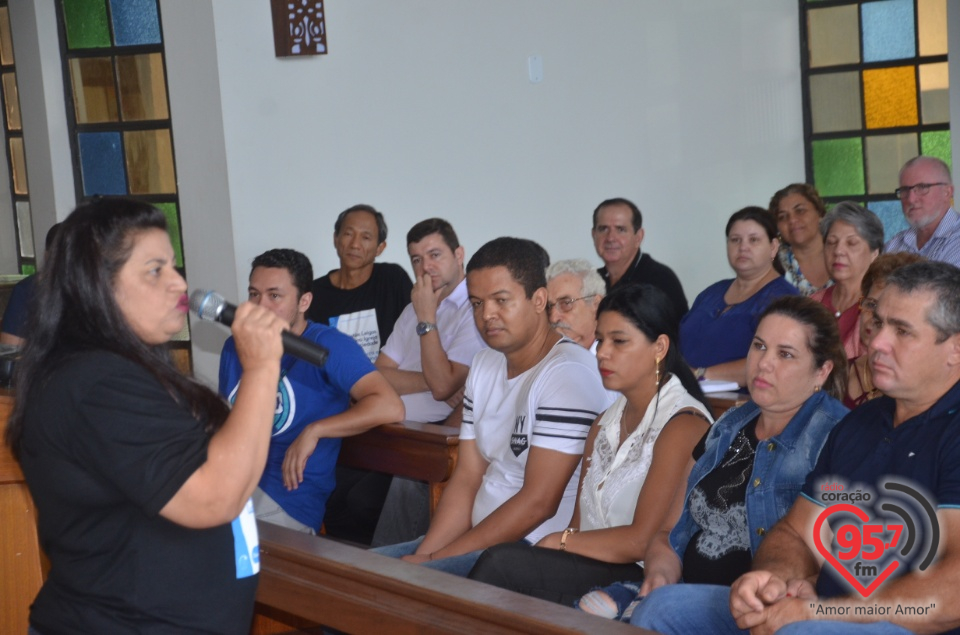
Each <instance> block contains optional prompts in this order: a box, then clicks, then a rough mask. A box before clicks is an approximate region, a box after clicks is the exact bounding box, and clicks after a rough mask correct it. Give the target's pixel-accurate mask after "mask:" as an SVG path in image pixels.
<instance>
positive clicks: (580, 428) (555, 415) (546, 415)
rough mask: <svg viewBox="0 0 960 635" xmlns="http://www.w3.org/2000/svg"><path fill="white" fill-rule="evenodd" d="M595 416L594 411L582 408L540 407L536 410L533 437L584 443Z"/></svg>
mask: <svg viewBox="0 0 960 635" xmlns="http://www.w3.org/2000/svg"><path fill="white" fill-rule="evenodd" d="M597 414H599V413H598V412H596V411H594V410H586V409H583V408H555V407H551V406H545V405H544V406H540V407H539V408H537V414H536V420H537V425H536V426H535V427H534V429H533V436H535V437H555V438H559V439H579V440H581V441H586V439H587V433H589V432H590V426H591V424H593V421H594V419H596V418H597Z"/></svg>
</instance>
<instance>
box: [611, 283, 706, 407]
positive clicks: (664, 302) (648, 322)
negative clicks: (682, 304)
mask: <svg viewBox="0 0 960 635" xmlns="http://www.w3.org/2000/svg"><path fill="white" fill-rule="evenodd" d="M607 311H614V312H616V313H619V314H620V315H622V316H623V317H624V318H625V319H627V320H629V321H630V323H631V324H633V325H634V326H635V327H637V328H638V329H639V330H640V332H641V333H643V335H644V337H646V338H647V339H648V340H649V341H650V342H655V341H656V340H657V338H658V337H660V336H661V335H666V336H667V338H669V339H670V346H669V347H668V348H667V355H666V357H664V358H663V370H664V371H665V372H661V373H660V386H659V388H662V387H663V384H664V382H666V381H667V373H673V374H674V375H676V377H677V379H679V380H680V383H681V384H683V387H684V388H686V390H687V392H688V393H690V395H691V396H692V397H693V398H694V399H696V400H697V401H699V402H700V403H702V404H703V405H704V407H707V399H706V397H704V396H703V391H702V390H701V389H700V382H698V381H697V378H696V377H694V376H693V371H691V370H690V365H689V364H687V362H686V360H684V359H683V355H681V354H680V347H679V346H678V344H679V342H678V339H677V326H676V325H677V323H678V322H679V321H680V320H679V317H678V316H677V310H676V308H675V306H674V304H673V302H672V301H671V300H670V298H669V297H667V294H665V293H664V292H663V291H661V290H660V289H658V288H657V287H655V286H653V285H650V284H645V283H644V284H636V283H630V284H624V285H617V286H616V287H614V288H613V290H611V291H610V293H608V294H607V295H606V296H605V297H604V298H603V300H601V301H600V304H599V306H597V318H599V317H600V315H601V314H603V313H606V312H607ZM707 409H708V411H709V408H707Z"/></svg>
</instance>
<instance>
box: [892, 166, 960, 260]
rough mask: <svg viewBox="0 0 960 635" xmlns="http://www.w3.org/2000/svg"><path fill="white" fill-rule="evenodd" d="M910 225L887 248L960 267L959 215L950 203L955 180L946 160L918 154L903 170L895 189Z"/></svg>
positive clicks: (893, 251)
mask: <svg viewBox="0 0 960 635" xmlns="http://www.w3.org/2000/svg"><path fill="white" fill-rule="evenodd" d="M896 194H897V196H898V197H899V198H900V204H901V205H902V206H903V216H904V218H906V220H907V223H909V224H910V227H909V228H908V229H905V230H903V231H902V232H900V233H898V234H897V235H896V236H894V237H893V238H891V239H890V242H888V243H887V245H886V248H885V249H884V251H885V252H886V253H895V252H899V251H906V252H910V253H914V254H920V255H921V256H923V257H925V258H927V259H929V260H939V261H941V262H949V263H950V264H952V265H954V266H958V267H960V216H958V215H957V212H956V211H955V210H954V209H953V207H952V206H951V202H952V201H953V180H952V178H951V176H950V168H949V167H948V166H947V164H946V163H944V162H943V161H941V160H940V159H937V158H934V157H926V156H919V157H914V158H913V159H910V160H909V161H907V162H906V164H905V165H904V166H903V167H902V168H901V169H900V187H899V188H897V191H896Z"/></svg>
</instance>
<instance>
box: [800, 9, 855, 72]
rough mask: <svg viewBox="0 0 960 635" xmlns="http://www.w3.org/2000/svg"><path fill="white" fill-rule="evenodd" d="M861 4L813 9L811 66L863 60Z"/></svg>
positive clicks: (809, 22)
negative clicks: (860, 19)
mask: <svg viewBox="0 0 960 635" xmlns="http://www.w3.org/2000/svg"><path fill="white" fill-rule="evenodd" d="M857 17H858V16H857V6H856V5H849V6H845V7H830V8H827V9H811V10H810V11H808V12H807V33H808V39H807V48H808V50H809V52H810V66H811V68H817V67H820V66H833V65H835V64H856V63H857V62H859V61H860V25H859V21H858V19H857Z"/></svg>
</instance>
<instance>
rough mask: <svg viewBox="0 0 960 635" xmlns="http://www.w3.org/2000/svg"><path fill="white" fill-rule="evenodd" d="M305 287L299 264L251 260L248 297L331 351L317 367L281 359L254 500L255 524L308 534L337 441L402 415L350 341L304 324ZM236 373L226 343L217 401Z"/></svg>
mask: <svg viewBox="0 0 960 635" xmlns="http://www.w3.org/2000/svg"><path fill="white" fill-rule="evenodd" d="M312 281H313V267H312V266H311V265H310V260H309V259H307V257H306V256H304V255H303V254H301V253H299V252H297V251H294V250H292V249H272V250H270V251H267V252H265V253H263V254H261V255H259V256H257V257H256V258H254V260H253V268H252V271H251V272H250V285H249V288H248V295H249V299H250V301H251V302H253V303H254V304H261V305H263V306H266V307H267V308H268V309H270V310H271V311H273V312H274V313H275V314H276V315H278V316H280V317H281V318H283V319H285V320H287V321H288V322H289V323H290V331H291V332H292V333H294V334H296V335H299V336H301V337H304V338H306V339H308V340H311V341H313V342H316V343H317V344H320V345H321V346H323V347H324V348H326V349H327V350H329V351H330V355H329V358H328V360H327V363H326V364H324V366H323V367H316V366H312V365H310V364H308V363H307V362H304V361H301V360H298V359H297V358H295V357H292V356H290V355H284V356H283V359H282V360H281V362H280V364H281V370H280V383H279V385H278V387H277V410H276V415H275V416H274V420H273V438H272V440H271V442H270V450H269V453H268V455H267V467H266V469H265V470H264V472H263V477H262V478H261V479H260V484H259V487H258V488H257V490H256V491H255V492H254V495H253V502H254V508H255V510H256V514H257V518H260V519H262V520H265V521H267V522H271V523H274V524H278V525H283V526H286V527H292V528H294V529H298V530H300V531H305V532H310V533H315V532H316V531H317V530H318V529H319V528H320V525H321V523H322V522H323V513H324V508H325V506H326V501H327V498H328V497H329V495H330V492H331V491H332V490H333V486H334V480H335V479H334V467H335V464H336V461H337V455H338V454H339V451H340V439H341V438H342V437H347V436H352V435H355V434H359V433H361V432H363V431H365V430H367V429H369V428H372V427H375V426H378V425H380V424H383V423H391V422H395V421H402V420H403V416H404V409H403V402H402V401H400V397H398V396H397V393H396V392H395V391H394V390H393V388H391V387H390V384H389V383H387V380H386V379H384V378H383V376H382V375H381V374H380V373H379V372H378V371H377V370H376V369H374V367H373V364H371V363H370V360H369V359H368V358H367V356H366V355H365V354H364V352H363V349H361V348H360V346H359V345H358V344H357V343H356V342H355V341H354V339H353V338H351V337H350V336H349V335H345V334H343V333H340V332H339V331H338V330H337V329H335V328H331V327H327V326H324V325H322V324H316V323H314V322H310V321H308V320H307V319H306V317H305V314H306V311H307V309H308V308H309V307H310V302H311V301H312V300H313V295H312V294H311V293H310V285H311V283H312ZM241 371H242V369H241V367H240V363H239V360H238V358H237V352H236V348H235V344H234V340H233V338H232V337H231V338H230V339H228V340H227V341H226V343H225V344H224V346H223V352H222V354H221V357H220V393H221V394H223V395H224V396H225V397H228V398H229V399H230V400H231V401H232V400H233V397H234V395H235V394H236V390H237V386H238V385H239V383H240V381H241V379H242V376H241ZM351 400H353V401H354V402H355V403H354V404H353V405H352V406H351V405H350V403H351Z"/></svg>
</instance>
